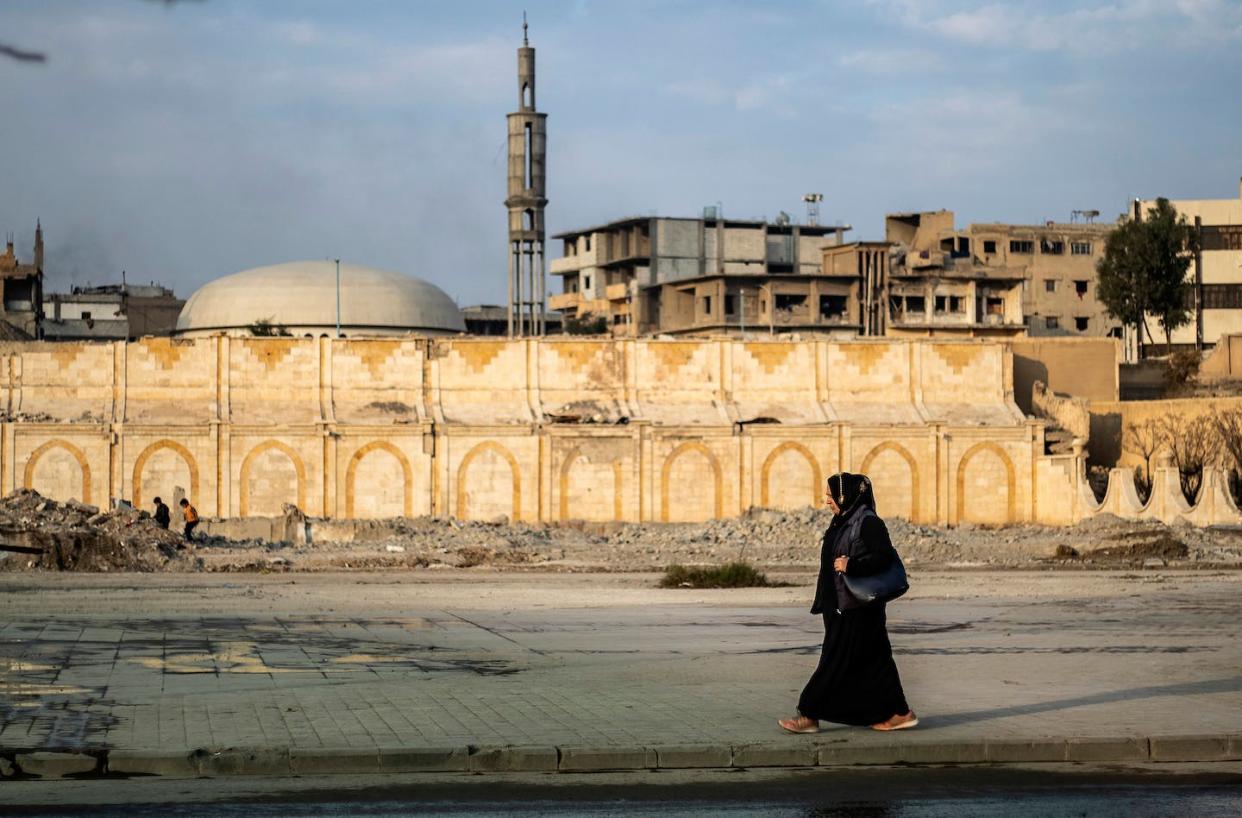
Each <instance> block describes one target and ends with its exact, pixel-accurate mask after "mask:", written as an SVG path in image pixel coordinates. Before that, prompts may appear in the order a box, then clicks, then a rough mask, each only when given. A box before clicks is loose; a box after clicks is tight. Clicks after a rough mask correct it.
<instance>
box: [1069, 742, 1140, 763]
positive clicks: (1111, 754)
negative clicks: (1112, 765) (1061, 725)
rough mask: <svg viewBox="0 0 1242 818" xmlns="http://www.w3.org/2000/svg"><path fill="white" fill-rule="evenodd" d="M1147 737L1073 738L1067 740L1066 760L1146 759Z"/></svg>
mask: <svg viewBox="0 0 1242 818" xmlns="http://www.w3.org/2000/svg"><path fill="white" fill-rule="evenodd" d="M1147 759H1148V750H1147V739H1145V738H1072V739H1069V740H1068V741H1066V742H1065V760H1066V761H1146V760H1147Z"/></svg>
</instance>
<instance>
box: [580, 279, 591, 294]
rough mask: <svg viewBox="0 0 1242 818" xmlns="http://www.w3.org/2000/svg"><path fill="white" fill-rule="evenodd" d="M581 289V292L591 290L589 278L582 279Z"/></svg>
mask: <svg viewBox="0 0 1242 818" xmlns="http://www.w3.org/2000/svg"><path fill="white" fill-rule="evenodd" d="M582 289H583V291H589V290H590V289H591V277H590V276H583V277H582Z"/></svg>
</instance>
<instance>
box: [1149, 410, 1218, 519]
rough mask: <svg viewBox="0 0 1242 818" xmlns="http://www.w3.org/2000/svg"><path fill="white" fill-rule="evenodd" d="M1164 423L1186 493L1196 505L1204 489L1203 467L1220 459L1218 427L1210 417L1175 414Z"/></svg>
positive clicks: (1170, 451) (1166, 416) (1169, 415)
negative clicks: (1201, 489) (1200, 490)
mask: <svg viewBox="0 0 1242 818" xmlns="http://www.w3.org/2000/svg"><path fill="white" fill-rule="evenodd" d="M1160 423H1161V426H1162V427H1163V429H1164V435H1165V442H1166V443H1167V445H1168V447H1169V453H1170V454H1171V455H1172V456H1173V465H1174V466H1176V467H1177V472H1178V476H1179V477H1180V479H1181V484H1182V494H1184V495H1185V496H1186V499H1187V500H1188V501H1189V502H1191V503H1193V502H1195V501H1196V500H1198V498H1199V489H1200V488H1202V487H1203V467H1204V466H1206V465H1208V464H1209V463H1212V462H1213V461H1215V460H1216V459H1218V457H1219V452H1218V448H1219V443H1218V440H1217V436H1216V425H1215V424H1214V423H1213V422H1212V418H1211V417H1210V416H1208V415H1199V416H1197V417H1193V418H1187V417H1185V416H1184V415H1179V414H1176V413H1173V412H1169V413H1167V414H1166V415H1164V417H1163V418H1161V421H1160Z"/></svg>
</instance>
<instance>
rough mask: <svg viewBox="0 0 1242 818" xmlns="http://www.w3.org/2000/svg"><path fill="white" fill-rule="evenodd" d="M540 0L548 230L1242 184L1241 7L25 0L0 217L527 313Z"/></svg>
mask: <svg viewBox="0 0 1242 818" xmlns="http://www.w3.org/2000/svg"><path fill="white" fill-rule="evenodd" d="M523 8H525V9H526V11H527V14H528V17H529V20H530V41H531V45H532V46H534V47H535V48H536V49H537V60H538V79H537V94H538V96H537V102H538V106H539V108H540V110H542V111H544V112H546V113H547V114H548V143H549V146H548V198H549V204H548V208H547V225H548V232H549V235H551V234H553V233H556V232H559V231H562V230H568V229H573V228H578V227H585V226H589V225H592V224H596V223H599V222H603V221H608V220H612V219H616V218H621V217H624V216H630V215H636V214H656V213H658V214H660V215H669V216H697V215H699V214H701V213H702V209H703V207H704V206H706V205H717V204H719V205H720V207H722V208H723V212H724V214H725V215H726V216H728V217H733V218H765V217H766V218H774V217H775V216H776V215H777V214H778V213H779V212H780V211H782V210H784V211H786V212H788V213H790V214H791V215H792V216H794V218H795V219H796V220H802V219H804V218H805V211H804V205H803V203H802V195H803V194H804V193H809V192H818V193H822V194H823V196H824V201H823V204H822V205H821V221H822V222H824V223H827V224H836V223H838V222H840V223H844V224H848V225H853V227H854V230H853V231H852V232H851V233H849V234H847V237H849V238H853V239H864V240H869V239H870V240H874V239H880V238H882V237H883V230H884V214H885V213H888V212H897V211H909V210H923V209H927V210H931V209H939V208H947V209H950V210H954V211H956V213H957V222H958V224H959V225H965V224H968V223H970V222H990V221H1000V222H1016V223H1040V222H1043V221H1045V220H1049V219H1056V220H1058V221H1066V220H1068V219H1069V218H1070V212H1071V211H1072V210H1076V209H1098V210H1100V211H1101V212H1102V213H1103V214H1104V217H1105V218H1113V217H1115V216H1116V215H1117V214H1119V213H1121V212H1122V211H1123V210H1124V209H1125V208H1126V203H1127V202H1128V201H1130V200H1132V199H1133V198H1134V197H1142V198H1151V197H1155V196H1168V197H1170V198H1175V199H1177V198H1183V199H1193V198H1230V197H1234V196H1237V195H1238V180H1239V176H1240V175H1242V0H1115V1H1114V2H1111V3H1096V4H1088V3H1078V2H1035V1H1032V2H1023V3H1013V4H1001V3H995V2H979V1H978V0H970V1H965V0H962V1H959V0H837V1H836V2H828V1H827V0H824V1H823V2H812V0H806V2H764V3H759V2H697V1H696V0H666V2H648V0H625V2H602V1H600V2H596V0H526V2H525V3H519V2H501V1H500V0H494V1H492V2H485V1H484V0H479V1H478V2H475V1H474V0H461V1H460V2H456V3H439V2H435V3H433V2H397V1H396V0H392V1H391V2H385V1H383V0H352V2H348V3H346V2H339V0H338V1H337V2H326V0H296V1H295V0H248V1H247V0H180V2H156V1H154V0H89V1H87V0H83V1H82V2H77V1H76V0H4V2H3V4H0V45H4V46H9V47H14V48H19V49H21V50H23V51H37V52H42V53H45V54H46V55H47V59H46V62H43V63H37V62H26V61H17V60H13V59H6V58H3V57H0V229H2V230H3V231H4V232H6V233H13V234H15V237H16V240H17V245H18V247H17V249H18V253H19V256H21V257H22V259H23V260H24V261H28V260H29V255H30V247H31V245H32V243H33V235H34V224H35V220H36V219H41V220H42V223H43V227H44V232H45V236H46V248H47V250H46V259H45V264H44V269H45V274H46V279H47V281H46V284H45V287H46V289H47V290H48V291H57V290H63V289H66V288H68V287H70V286H72V285H75V284H78V285H81V284H87V283H93V284H100V283H114V282H119V280H120V275H121V271H122V270H125V271H126V272H127V274H128V280H129V281H130V282H131V283H133V282H146V281H150V280H155V281H158V282H161V283H163V284H165V285H168V286H172V287H174V288H175V290H176V292H177V294H178V295H181V296H182V297H186V296H188V295H189V294H190V293H191V292H192V291H193V290H194V289H195V288H197V287H198V286H200V285H202V284H203V283H205V282H206V281H209V280H211V279H213V278H216V277H219V276H222V275H227V274H229V273H233V272H237V271H240V270H244V269H248V268H251V267H256V266H261V265H264V264H274V263H279V262H282V261H290V260H297V259H321V258H341V259H343V260H348V261H351V262H353V263H357V264H366V265H370V266H374V267H380V268H384V269H390V270H397V271H401V272H405V273H408V274H410V275H415V276H418V277H420V278H424V279H426V280H428V281H431V282H433V283H435V284H437V285H439V286H441V287H442V288H444V289H445V290H446V291H447V292H448V293H449V294H450V295H451V296H452V297H454V298H455V299H456V300H457V301H458V303H459V304H461V305H463V306H464V305H467V304H477V303H504V299H505V281H506V252H505V244H506V216H505V210H504V206H503V204H502V202H503V200H504V196H505V178H504V176H505V133H506V130H505V114H506V113H509V112H511V111H513V110H515V109H516V108H517V105H518V90H517V81H516V62H517V58H516V52H515V49H516V48H517V47H518V46H519V45H520V44H521V33H522V32H521V14H522V10H523ZM549 245H550V248H549V256H550V257H551V258H555V257H557V256H559V255H560V254H561V248H560V243H559V242H555V241H550V242H549ZM559 290H560V288H559V284H558V283H557V282H556V281H555V279H554V277H553V281H551V282H550V285H549V291H550V292H559Z"/></svg>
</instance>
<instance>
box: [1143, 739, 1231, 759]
mask: <svg viewBox="0 0 1242 818" xmlns="http://www.w3.org/2000/svg"><path fill="white" fill-rule="evenodd" d="M1148 741H1149V742H1150V745H1151V760H1152V761H1233V760H1235V759H1236V758H1237V756H1234V755H1233V754H1231V752H1230V741H1229V736H1152V737H1151V738H1150V739H1148Z"/></svg>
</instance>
